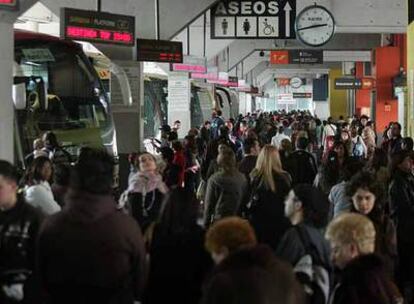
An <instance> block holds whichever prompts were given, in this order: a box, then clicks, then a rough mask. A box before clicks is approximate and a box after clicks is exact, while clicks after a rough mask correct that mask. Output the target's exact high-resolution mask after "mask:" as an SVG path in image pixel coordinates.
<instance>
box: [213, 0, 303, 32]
mask: <svg viewBox="0 0 414 304" xmlns="http://www.w3.org/2000/svg"><path fill="white" fill-rule="evenodd" d="M210 15H211V39H254V38H259V39H275V38H280V39H295V38H296V35H295V17H296V0H250V1H248V0H238V1H229V0H223V1H221V2H219V3H218V4H216V5H215V6H213V7H212V8H211V13H210Z"/></svg>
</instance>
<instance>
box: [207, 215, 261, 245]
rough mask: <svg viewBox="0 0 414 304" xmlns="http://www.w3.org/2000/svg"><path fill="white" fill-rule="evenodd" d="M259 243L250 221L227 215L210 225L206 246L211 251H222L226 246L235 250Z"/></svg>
mask: <svg viewBox="0 0 414 304" xmlns="http://www.w3.org/2000/svg"><path fill="white" fill-rule="evenodd" d="M256 244H257V240H256V235H255V233H254V230H253V228H252V226H251V225H250V224H249V222H248V221H246V220H244V219H242V218H240V217H237V216H232V217H226V218H224V219H222V220H219V221H217V222H215V223H214V224H213V226H211V227H210V229H209V230H208V231H207V234H206V240H205V247H206V249H207V251H209V252H210V253H213V252H216V253H217V252H220V250H221V249H222V248H223V247H226V248H227V249H228V250H229V252H230V253H231V252H234V251H236V250H239V249H241V248H242V247H245V246H254V245H256Z"/></svg>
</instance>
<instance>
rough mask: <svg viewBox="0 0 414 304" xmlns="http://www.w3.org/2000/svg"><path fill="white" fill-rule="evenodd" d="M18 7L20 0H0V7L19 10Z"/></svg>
mask: <svg viewBox="0 0 414 304" xmlns="http://www.w3.org/2000/svg"><path fill="white" fill-rule="evenodd" d="M18 8H19V1H18V0H0V9H6V10H17V9H18Z"/></svg>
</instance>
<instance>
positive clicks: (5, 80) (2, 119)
mask: <svg viewBox="0 0 414 304" xmlns="http://www.w3.org/2000/svg"><path fill="white" fill-rule="evenodd" d="M0 41H1V44H0V66H1V69H0V139H1V143H0V159H5V160H8V161H11V162H12V161H13V160H14V153H13V151H14V142H13V129H14V125H13V123H14V109H13V101H12V85H13V60H14V54H13V52H14V37H13V23H11V22H6V21H4V20H0Z"/></svg>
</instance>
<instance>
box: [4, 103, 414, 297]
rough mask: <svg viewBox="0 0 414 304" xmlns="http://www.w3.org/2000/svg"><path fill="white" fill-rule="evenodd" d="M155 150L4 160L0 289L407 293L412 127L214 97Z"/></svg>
mask: <svg viewBox="0 0 414 304" xmlns="http://www.w3.org/2000/svg"><path fill="white" fill-rule="evenodd" d="M180 127H181V123H180V121H176V122H175V123H174V125H173V127H170V126H168V125H165V126H162V127H161V128H160V132H161V137H160V140H159V141H157V146H156V147H155V148H154V149H151V152H154V153H150V152H148V151H147V152H140V153H132V154H131V155H130V157H129V162H130V173H129V177H128V187H127V189H123V190H124V191H123V192H122V195H121V196H120V197H119V198H118V197H117V196H115V195H114V193H115V192H114V189H113V177H114V176H113V170H114V163H113V159H112V157H111V156H110V155H108V154H107V153H106V152H105V151H102V150H98V149H92V148H82V149H81V152H80V155H79V156H78V157H77V160H76V162H75V163H72V161H71V159H70V155H68V154H67V153H66V152H65V151H64V149H63V148H61V147H59V144H58V142H57V140H56V136H55V135H54V134H53V133H51V132H48V133H46V134H45V135H44V137H43V138H42V139H36V140H35V142H34V151H33V153H31V154H30V155H28V157H27V158H26V161H27V163H28V164H29V166H28V169H27V171H26V173H25V174H24V175H23V176H20V175H19V173H18V171H17V169H16V168H15V167H14V166H13V165H12V164H10V163H8V162H7V161H0V303H2V304H3V303H4V304H9V303H39V304H43V303H44V304H49V303H50V304H55V303H56V304H57V303H59V304H61V303H63V304H65V303H108V304H112V303H123V304H133V303H135V302H141V303H144V304H147V303H148V304H152V303H166V302H172V303H189V304H190V303H191V304H196V303H202V304H227V303H246V304H250V303H255V304H256V303H257V304H265V303H275V304H278V303H281V304H282V303H284V304H285V303H287V304H302V303H303V304H305V303H326V304H327V303H331V304H342V303H361V304H362V303H381V304H400V303H407V304H410V303H414V237H413V235H414V175H413V172H414V170H413V169H414V166H413V160H414V154H413V140H412V139H411V138H409V137H407V138H403V137H402V135H401V132H402V130H401V125H400V124H399V123H398V122H393V123H390V125H389V126H388V127H387V128H386V129H385V130H384V132H383V133H378V134H377V132H376V129H375V124H374V122H373V121H371V120H370V119H369V117H367V116H364V115H363V116H361V117H357V116H354V117H352V118H348V119H344V118H343V117H339V119H338V120H336V121H335V120H333V119H332V118H328V119H327V120H326V121H321V120H320V119H318V118H317V117H313V116H312V115H310V113H308V112H291V113H286V112H274V113H251V114H250V113H249V114H247V115H240V116H239V117H237V119H228V120H226V119H225V118H223V117H222V113H221V112H220V111H217V112H214V113H213V115H212V118H211V120H209V121H206V122H205V123H204V124H203V125H202V126H200V128H192V129H190V130H189V131H188V133H187V135H186V136H185V137H184V139H182V140H180V139H179V138H178V133H179V130H180Z"/></svg>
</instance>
